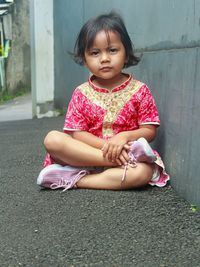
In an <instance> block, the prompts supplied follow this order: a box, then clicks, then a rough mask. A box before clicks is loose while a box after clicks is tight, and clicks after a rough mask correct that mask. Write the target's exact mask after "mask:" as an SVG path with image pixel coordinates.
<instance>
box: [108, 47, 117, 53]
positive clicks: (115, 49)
mask: <svg viewBox="0 0 200 267" xmlns="http://www.w3.org/2000/svg"><path fill="white" fill-rule="evenodd" d="M117 51H118V50H117V48H114V47H111V48H109V52H110V53H111V54H116V53H117Z"/></svg>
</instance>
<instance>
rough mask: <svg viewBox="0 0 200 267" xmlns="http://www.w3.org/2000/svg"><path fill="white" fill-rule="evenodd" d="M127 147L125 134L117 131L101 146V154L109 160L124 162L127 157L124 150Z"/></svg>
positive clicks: (126, 160)
mask: <svg viewBox="0 0 200 267" xmlns="http://www.w3.org/2000/svg"><path fill="white" fill-rule="evenodd" d="M128 148H129V146H128V144H127V138H126V135H125V134H123V133H119V134H117V135H115V136H113V137H112V138H110V139H109V140H108V141H107V142H106V143H105V144H104V146H103V148H102V151H103V156H104V157H107V159H108V160H109V161H111V162H117V163H118V164H119V163H121V164H125V163H126V162H128V160H129V157H128V154H127V152H126V150H127V149H128ZM121 164H120V165H121Z"/></svg>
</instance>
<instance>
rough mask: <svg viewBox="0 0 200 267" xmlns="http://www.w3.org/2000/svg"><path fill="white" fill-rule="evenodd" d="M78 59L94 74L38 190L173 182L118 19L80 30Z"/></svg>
mask: <svg viewBox="0 0 200 267" xmlns="http://www.w3.org/2000/svg"><path fill="white" fill-rule="evenodd" d="M73 55H74V59H75V61H76V62H77V63H79V64H81V65H84V66H85V67H87V68H88V70H89V71H90V72H91V73H92V76H91V77H90V78H89V80H88V81H87V82H85V83H83V84H82V85H80V86H78V87H77V88H76V89H75V91H74V93H73V95H72V99H71V101H70V103H69V106H68V111H67V114H66V118H65V123H64V133H62V132H58V131H51V132H50V133H48V134H47V136H46V138H45V140H44V145H45V148H46V150H47V152H48V153H47V156H46V158H45V162H44V167H45V168H44V169H43V170H42V171H41V172H40V174H39V176H38V179H37V184H38V185H40V186H42V187H46V188H51V189H57V188H64V190H67V189H69V188H88V189H89V188H91V189H111V190H120V189H130V188H136V187H141V186H144V185H147V184H151V185H158V186H164V185H166V183H167V181H168V180H169V176H168V175H167V173H166V172H165V169H164V165H163V162H162V160H161V158H160V156H159V155H158V153H157V152H156V151H153V150H152V149H151V147H150V146H149V144H148V142H151V141H152V140H154V138H155V137H156V131H157V127H158V126H159V124H160V121H159V115H158V111H157V108H156V105H155V101H154V99H153V96H152V95H151V93H150V90H149V89H148V87H147V86H146V85H145V84H144V83H142V82H140V81H137V80H136V79H135V78H134V77H132V75H130V74H126V73H124V72H122V70H123V68H127V67H129V66H134V65H137V63H138V62H139V58H137V57H136V56H135V55H134V53H133V47H132V43H131V40H130V37H129V35H128V33H127V30H126V28H125V25H124V22H123V20H122V19H121V17H120V16H119V15H118V14H116V13H113V12H112V13H109V14H103V15H100V16H98V17H96V18H92V19H90V20H89V21H88V22H86V23H85V25H84V26H83V27H82V29H81V31H80V33H79V35H78V37H77V40H76V43H75V48H74V54H73Z"/></svg>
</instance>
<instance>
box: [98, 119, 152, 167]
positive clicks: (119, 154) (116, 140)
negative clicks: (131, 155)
mask: <svg viewBox="0 0 200 267" xmlns="http://www.w3.org/2000/svg"><path fill="white" fill-rule="evenodd" d="M156 131H157V127H156V126H155V125H150V124H146V125H142V126H140V127H139V129H137V130H133V131H126V132H121V133H118V134H116V135H115V136H113V137H112V138H111V139H110V140H108V141H107V142H106V144H104V146H103V156H104V157H107V158H108V160H110V161H116V160H117V159H118V158H120V161H121V162H122V163H123V164H124V163H125V162H126V161H128V155H127V152H126V150H128V149H129V145H128V143H129V142H131V141H134V140H137V139H138V138H140V137H144V138H145V139H146V140H147V141H148V142H151V141H153V140H154V138H155V137H156Z"/></svg>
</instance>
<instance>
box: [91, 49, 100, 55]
mask: <svg viewBox="0 0 200 267" xmlns="http://www.w3.org/2000/svg"><path fill="white" fill-rule="evenodd" d="M98 54H99V51H98V50H93V51H91V52H90V55H91V56H98Z"/></svg>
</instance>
